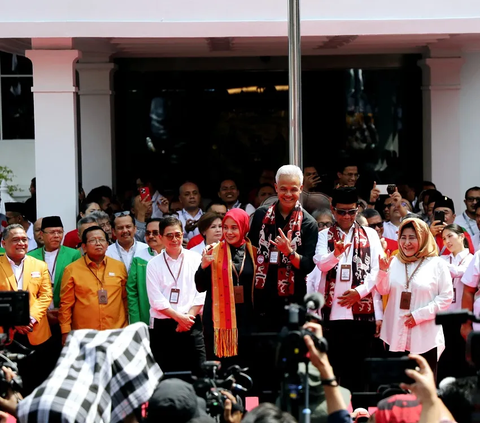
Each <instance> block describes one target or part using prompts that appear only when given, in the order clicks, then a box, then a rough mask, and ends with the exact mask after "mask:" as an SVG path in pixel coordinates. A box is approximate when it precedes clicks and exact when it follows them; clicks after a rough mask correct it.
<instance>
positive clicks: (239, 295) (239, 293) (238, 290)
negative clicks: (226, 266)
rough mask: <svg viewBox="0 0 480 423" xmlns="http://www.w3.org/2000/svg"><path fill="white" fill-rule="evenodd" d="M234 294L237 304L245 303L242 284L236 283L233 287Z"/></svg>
mask: <svg viewBox="0 0 480 423" xmlns="http://www.w3.org/2000/svg"><path fill="white" fill-rule="evenodd" d="M233 295H234V297H235V304H243V303H244V302H245V299H244V297H243V286H242V285H236V286H234V287H233Z"/></svg>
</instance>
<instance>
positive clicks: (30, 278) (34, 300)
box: [0, 255, 53, 345]
mask: <svg viewBox="0 0 480 423" xmlns="http://www.w3.org/2000/svg"><path fill="white" fill-rule="evenodd" d="M23 290H24V291H28V292H29V294H30V316H32V317H33V318H34V319H35V320H36V321H37V323H36V324H35V325H34V326H33V332H32V333H29V334H28V340H29V341H30V344H32V345H39V344H42V343H44V342H45V341H46V340H48V338H50V336H52V333H51V332H50V325H49V324H48V319H47V310H48V306H49V305H50V303H51V302H52V298H53V292H52V282H51V281H50V275H49V274H48V267H47V264H46V263H45V262H43V261H40V260H37V259H36V258H33V257H30V256H25V261H24V268H23ZM0 291H18V287H17V281H16V279H15V275H14V274H13V270H12V267H11V266H10V262H9V261H8V259H7V256H6V255H0Z"/></svg>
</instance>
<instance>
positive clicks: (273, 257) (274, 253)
mask: <svg viewBox="0 0 480 423" xmlns="http://www.w3.org/2000/svg"><path fill="white" fill-rule="evenodd" d="M279 258H280V253H279V252H278V250H277V248H276V247H274V248H273V249H272V250H270V264H278V262H279Z"/></svg>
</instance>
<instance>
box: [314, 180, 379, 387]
mask: <svg viewBox="0 0 480 423" xmlns="http://www.w3.org/2000/svg"><path fill="white" fill-rule="evenodd" d="M332 213H333V215H334V218H335V224H334V225H333V226H332V227H330V228H327V229H324V230H323V231H321V232H320V233H319V234H318V244H317V248H316V254H315V257H314V259H313V260H314V261H315V263H316V264H317V266H318V268H319V269H320V271H321V272H322V279H321V282H320V285H319V286H320V287H322V289H323V292H322V293H323V294H324V295H325V305H324V307H323V309H322V314H323V317H324V320H325V322H326V328H327V331H326V333H325V336H326V338H327V340H328V343H329V356H330V357H331V359H332V366H333V367H334V368H335V369H336V370H335V371H336V375H337V377H338V378H339V379H340V380H339V383H341V385H342V386H344V387H345V388H347V389H349V390H351V391H352V392H358V391H361V392H363V391H364V386H363V385H364V379H363V370H364V360H365V358H367V357H368V355H369V353H370V348H371V345H372V341H373V339H374V335H375V333H376V331H378V332H379V331H380V328H379V327H377V325H376V321H380V320H382V319H383V309H382V304H381V299H380V297H379V296H376V299H375V301H374V297H373V295H372V291H373V290H374V287H375V281H376V276H377V273H378V269H379V267H378V266H379V264H378V257H379V256H383V254H384V253H383V248H382V246H381V244H380V239H379V237H378V235H377V233H376V232H375V230H374V229H372V228H369V227H362V226H360V225H359V224H358V223H356V221H355V219H356V217H357V213H358V196H357V191H356V189H355V187H343V188H338V189H335V190H334V191H333V194H332ZM352 348H353V349H354V352H353V353H352Z"/></svg>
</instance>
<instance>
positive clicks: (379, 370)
mask: <svg viewBox="0 0 480 423" xmlns="http://www.w3.org/2000/svg"><path fill="white" fill-rule="evenodd" d="M365 362H366V368H367V371H368V374H369V375H370V383H371V387H373V388H374V387H376V388H378V387H379V386H380V385H389V384H399V383H402V382H403V383H414V381H413V379H411V378H409V377H408V376H407V375H406V373H405V369H415V368H416V367H417V362H416V361H415V360H412V359H410V358H408V357H406V356H405V357H400V358H367V359H366V360H365Z"/></svg>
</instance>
